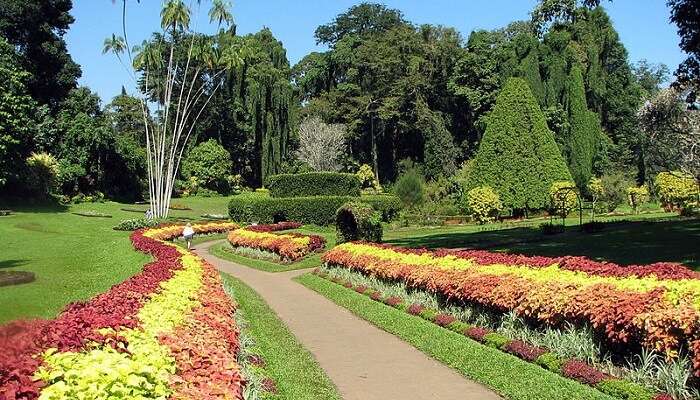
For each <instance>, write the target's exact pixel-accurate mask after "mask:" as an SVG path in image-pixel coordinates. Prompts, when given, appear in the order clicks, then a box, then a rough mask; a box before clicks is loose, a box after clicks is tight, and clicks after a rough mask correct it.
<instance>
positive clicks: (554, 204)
mask: <svg viewBox="0 0 700 400" xmlns="http://www.w3.org/2000/svg"><path fill="white" fill-rule="evenodd" d="M549 200H550V202H551V203H550V207H551V210H552V211H553V213H554V214H555V215H558V216H560V217H561V218H562V219H564V218H566V216H567V215H569V213H571V211H573V210H574V209H575V208H577V206H578V195H577V190H576V184H574V183H573V182H568V181H557V182H554V183H552V186H551V187H550V188H549Z"/></svg>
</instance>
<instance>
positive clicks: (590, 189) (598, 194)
mask: <svg viewBox="0 0 700 400" xmlns="http://www.w3.org/2000/svg"><path fill="white" fill-rule="evenodd" d="M586 192H587V193H588V195H589V196H590V197H591V200H592V204H591V208H592V211H591V213H592V215H594V216H595V213H596V205H597V203H598V200H600V199H601V198H602V197H603V195H604V194H605V187H604V186H603V181H602V179H600V178H597V177H595V176H594V177H592V178H591V179H590V180H589V181H588V185H586Z"/></svg>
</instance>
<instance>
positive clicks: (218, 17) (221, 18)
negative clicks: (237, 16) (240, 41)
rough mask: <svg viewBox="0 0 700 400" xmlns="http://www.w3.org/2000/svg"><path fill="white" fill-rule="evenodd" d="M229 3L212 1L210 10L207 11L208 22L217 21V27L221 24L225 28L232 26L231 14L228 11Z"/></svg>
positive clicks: (224, 0) (219, 0)
mask: <svg viewBox="0 0 700 400" xmlns="http://www.w3.org/2000/svg"><path fill="white" fill-rule="evenodd" d="M230 8H231V2H230V1H228V0H213V2H212V5H211V10H209V22H214V21H217V23H218V24H219V27H221V24H222V23H226V26H230V25H231V24H233V14H231V12H230V11H229V9H230Z"/></svg>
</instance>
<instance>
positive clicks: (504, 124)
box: [467, 78, 571, 209]
mask: <svg viewBox="0 0 700 400" xmlns="http://www.w3.org/2000/svg"><path fill="white" fill-rule="evenodd" d="M486 124H487V125H486V132H485V133H484V137H483V139H482V141H481V145H480V146H479V150H478V152H477V154H476V158H475V161H474V166H473V169H472V170H471V172H470V174H469V180H468V183H467V190H469V189H472V188H475V187H477V186H490V187H492V188H493V189H495V190H496V191H497V192H498V194H499V195H500V198H501V201H502V203H503V205H504V207H506V208H511V209H541V208H544V207H546V206H547V205H548V204H549V189H550V187H551V185H552V183H553V182H555V181H570V180H571V174H569V170H568V168H567V167H566V162H565V161H564V158H563V157H562V155H561V153H560V152H559V148H558V147H557V144H556V142H555V141H554V136H553V134H552V131H550V130H549V128H548V127H547V122H546V121H545V118H544V114H543V113H542V110H541V109H540V106H539V105H538V104H537V100H535V97H534V96H533V95H532V91H531V90H530V87H529V86H528V84H527V82H525V80H523V79H521V78H511V79H509V80H508V82H506V84H505V86H504V87H503V90H502V91H501V93H500V94H499V95H498V98H497V100H496V105H495V107H494V108H493V111H491V113H490V114H489V116H488V117H487V120H486Z"/></svg>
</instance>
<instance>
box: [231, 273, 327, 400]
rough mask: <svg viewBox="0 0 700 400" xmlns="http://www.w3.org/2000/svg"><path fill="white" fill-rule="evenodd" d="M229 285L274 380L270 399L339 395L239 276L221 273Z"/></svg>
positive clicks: (298, 399)
mask: <svg viewBox="0 0 700 400" xmlns="http://www.w3.org/2000/svg"><path fill="white" fill-rule="evenodd" d="M221 276H222V278H223V280H224V285H225V286H227V287H229V288H231V289H232V291H233V293H234V297H235V299H236V302H237V303H238V309H239V310H242V311H243V315H244V317H245V318H246V320H247V322H248V327H247V332H248V334H249V335H250V336H252V337H253V338H254V339H255V343H256V348H257V350H258V351H259V353H260V355H261V356H262V357H263V358H264V360H265V372H266V373H267V374H268V375H269V376H270V377H271V378H272V379H273V380H274V381H275V384H276V385H277V389H278V393H277V394H276V395H271V396H270V397H266V398H270V399H280V400H281V399H289V400H292V399H294V400H316V399H324V400H325V399H327V400H335V399H340V398H341V396H340V394H339V393H338V390H337V389H336V387H335V386H334V385H333V383H332V382H331V380H330V379H329V378H328V377H327V376H326V374H325V372H324V371H323V369H321V367H320V366H319V365H318V363H317V362H316V360H315V359H314V357H313V356H312V355H311V353H309V352H308V350H306V349H305V348H304V347H303V346H302V345H301V344H300V343H299V342H298V341H297V339H296V338H295V337H294V335H293V334H292V333H291V332H290V331H289V329H287V327H286V326H285V325H284V323H283V322H282V321H281V320H280V319H279V318H277V315H276V314H275V313H274V311H272V310H271V309H270V307H269V306H268V305H267V303H265V301H264V300H263V299H262V298H261V297H260V295H258V294H257V293H256V292H255V291H254V290H253V289H251V288H250V287H249V286H247V285H246V284H244V283H243V282H241V281H240V280H238V279H236V278H234V277H232V276H230V275H228V274H223V273H222V274H221Z"/></svg>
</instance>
